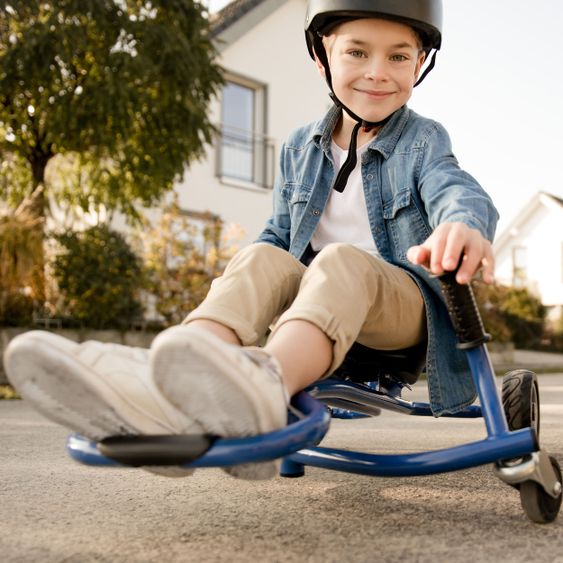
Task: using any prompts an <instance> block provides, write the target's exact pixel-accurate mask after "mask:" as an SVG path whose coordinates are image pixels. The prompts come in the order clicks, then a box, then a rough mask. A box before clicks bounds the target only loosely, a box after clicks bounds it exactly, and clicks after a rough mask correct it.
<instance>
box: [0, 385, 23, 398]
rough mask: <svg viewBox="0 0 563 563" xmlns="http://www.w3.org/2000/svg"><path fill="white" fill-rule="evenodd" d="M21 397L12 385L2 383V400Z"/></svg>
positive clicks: (0, 389)
mask: <svg viewBox="0 0 563 563" xmlns="http://www.w3.org/2000/svg"><path fill="white" fill-rule="evenodd" d="M2 399H4V400H7V401H8V400H11V399H21V397H20V396H19V395H18V394H17V393H16V391H15V389H14V388H13V387H12V386H11V385H0V400H2Z"/></svg>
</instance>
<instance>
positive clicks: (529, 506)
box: [520, 456, 563, 524]
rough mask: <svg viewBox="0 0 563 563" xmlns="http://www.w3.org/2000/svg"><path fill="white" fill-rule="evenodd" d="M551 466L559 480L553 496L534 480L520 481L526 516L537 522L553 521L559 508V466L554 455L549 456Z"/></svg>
mask: <svg viewBox="0 0 563 563" xmlns="http://www.w3.org/2000/svg"><path fill="white" fill-rule="evenodd" d="M549 461H551V466H552V467H553V469H554V471H555V474H556V475H557V480H558V482H559V486H558V491H559V494H558V495H557V496H555V497H552V496H551V495H548V494H547V493H546V492H545V491H544V489H543V487H542V486H541V485H540V484H539V483H536V482H535V481H525V482H524V483H520V502H521V503H522V508H523V509H524V512H525V513H526V516H527V517H528V518H529V519H530V520H532V522H536V523H538V524H548V523H549V522H553V521H554V520H555V519H556V518H557V514H559V509H560V508H561V498H562V495H563V493H562V491H561V483H562V480H561V468H560V467H559V463H558V462H557V460H556V459H555V458H554V457H551V456H550V457H549Z"/></svg>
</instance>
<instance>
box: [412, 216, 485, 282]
mask: <svg viewBox="0 0 563 563" xmlns="http://www.w3.org/2000/svg"><path fill="white" fill-rule="evenodd" d="M462 255H463V263H462V265H461V266H460V268H459V270H458V272H457V275H456V278H455V279H456V281H457V283H462V284H466V283H469V281H470V280H471V278H472V277H473V276H474V275H475V273H476V272H478V271H479V270H480V269H481V268H483V281H484V282H485V283H493V272H494V265H495V261H494V257H493V249H492V246H491V243H490V242H489V241H488V240H487V239H486V238H484V237H483V236H482V235H481V233H480V232H479V231H477V230H476V229H472V228H470V227H468V226H467V225H466V224H464V223H442V224H441V225H438V227H436V229H435V230H434V232H433V233H432V234H431V235H430V236H429V237H428V238H427V239H426V240H425V241H424V242H423V243H422V244H421V245H418V246H411V247H410V248H409V250H408V251H407V258H408V259H409V260H410V261H411V262H412V263H413V264H419V265H421V266H424V267H426V268H428V269H429V270H430V271H431V272H432V273H433V274H441V273H443V272H445V271H446V272H451V271H452V270H455V269H456V267H457V265H458V263H459V260H460V258H461V256H462Z"/></svg>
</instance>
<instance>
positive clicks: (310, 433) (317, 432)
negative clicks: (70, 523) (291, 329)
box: [67, 393, 330, 468]
mask: <svg viewBox="0 0 563 563" xmlns="http://www.w3.org/2000/svg"><path fill="white" fill-rule="evenodd" d="M292 404H293V406H294V407H295V409H297V410H298V411H299V412H300V413H303V414H304V415H305V416H304V417H303V418H300V419H297V420H295V421H292V422H291V423H290V424H289V425H288V426H286V427H285V428H282V429H281V430H277V431H275V432H270V433H268V434H262V435H260V436H252V437H250V438H235V439H217V440H215V441H214V442H213V445H212V446H211V448H210V449H209V450H208V451H207V452H206V453H205V454H204V455H203V456H202V457H200V458H199V459H197V460H196V461H193V462H191V463H189V464H186V465H185V467H194V468H196V467H226V466H229V465H235V464H241V463H248V462H259V461H266V460H270V459H277V458H279V457H284V456H287V455H289V454H291V453H293V452H296V451H298V450H300V449H302V448H304V447H305V448H306V447H309V446H314V445H316V444H318V443H319V442H320V441H321V440H322V439H323V437H324V435H325V434H326V433H327V431H328V428H329V425H330V415H329V412H328V410H327V408H326V407H325V405H323V404H322V403H320V402H319V401H316V400H315V399H313V398H312V397H311V396H309V395H308V394H307V393H299V394H298V395H296V396H295V398H294V399H293V401H292ZM67 451H68V453H69V454H70V456H71V457H72V458H73V459H74V460H76V461H78V462H80V463H84V464H86V465H95V466H99V467H124V466H123V465H122V464H120V463H118V462H117V461H115V460H113V459H111V458H108V457H106V456H104V455H102V454H101V453H100V451H99V450H98V448H97V447H96V443H95V442H91V441H90V440H88V439H87V438H84V437H83V436H80V435H79V434H73V435H71V436H70V437H69V439H68V441H67Z"/></svg>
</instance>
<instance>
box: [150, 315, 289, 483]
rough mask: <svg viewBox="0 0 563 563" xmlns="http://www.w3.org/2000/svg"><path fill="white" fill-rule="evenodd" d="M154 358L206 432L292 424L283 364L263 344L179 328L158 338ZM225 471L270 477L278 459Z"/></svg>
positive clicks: (161, 378)
mask: <svg viewBox="0 0 563 563" xmlns="http://www.w3.org/2000/svg"><path fill="white" fill-rule="evenodd" d="M150 360H151V371H152V374H153V377H154V380H155V383H156V386H157V387H158V389H160V391H161V392H162V394H163V395H164V396H165V397H167V399H168V400H169V401H170V402H171V403H173V404H174V405H175V406H176V407H177V408H178V409H180V410H181V411H182V412H183V413H184V414H185V415H186V416H188V417H189V418H190V419H192V420H194V421H196V422H197V423H198V424H199V425H200V426H201V427H202V428H203V429H204V433H205V434H210V435H214V436H220V437H224V438H234V437H245V436H255V435H257V434H264V433H266V432H271V431H273V430H277V429H279V428H283V427H284V426H285V425H286V424H287V404H288V402H289V398H288V395H287V391H286V389H285V386H284V384H283V380H282V377H281V368H280V366H279V363H278V362H277V360H275V359H274V358H273V357H271V356H270V355H268V354H266V353H265V352H264V351H263V350H261V349H260V348H242V347H240V346H233V345H230V344H226V343H225V342H223V341H222V340H220V339H219V338H217V337H216V336H214V335H213V334H211V333H210V332H208V331H205V330H200V329H197V328H194V327H191V326H189V325H187V326H176V327H173V328H170V329H167V330H165V331H164V332H162V333H160V334H159V335H158V336H157V337H156V338H155V340H154V341H153V344H152V346H151V354H150ZM225 469H226V471H227V472H228V473H230V474H231V475H234V476H237V477H243V478H246V479H267V478H270V477H273V476H274V475H275V474H276V472H277V463H276V462H275V461H272V462H264V463H259V464H245V465H239V466H233V467H230V468H225Z"/></svg>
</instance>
